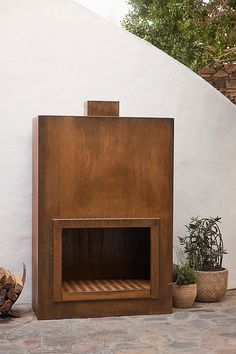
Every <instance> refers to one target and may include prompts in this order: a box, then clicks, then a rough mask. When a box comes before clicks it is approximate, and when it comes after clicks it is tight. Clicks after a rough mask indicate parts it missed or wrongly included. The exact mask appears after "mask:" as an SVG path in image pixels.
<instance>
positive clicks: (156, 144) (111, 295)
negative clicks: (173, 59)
mask: <svg viewBox="0 0 236 354" xmlns="http://www.w3.org/2000/svg"><path fill="white" fill-rule="evenodd" d="M87 108H88V110H87V111H88V116H86V117H65V116H40V117H37V118H36V119H34V124H33V308H34V311H35V313H36V315H37V317H38V318H39V319H56V318H71V317H95V316H112V315H129V314H130V315H133V314H156V313H169V312H171V310H172V302H171V286H170V283H171V273H172V193H173V191H172V183H173V182H172V179H173V119H163V118H158V119H156V118H123V117H122V118H121V117H118V116H119V112H118V110H119V104H118V102H95V101H90V102H89V103H88V107H87Z"/></svg>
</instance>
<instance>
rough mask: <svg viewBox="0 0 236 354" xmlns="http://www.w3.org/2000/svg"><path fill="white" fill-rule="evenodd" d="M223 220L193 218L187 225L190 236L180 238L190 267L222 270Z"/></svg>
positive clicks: (223, 251) (217, 218)
mask: <svg viewBox="0 0 236 354" xmlns="http://www.w3.org/2000/svg"><path fill="white" fill-rule="evenodd" d="M220 220H221V218H219V217H218V216H217V217H216V218H212V217H210V218H202V219H199V218H198V217H196V218H191V222H190V223H189V225H186V228H187V232H188V235H187V236H185V237H179V240H180V244H181V245H182V246H184V253H185V254H186V256H187V261H188V262H189V265H190V266H191V267H193V268H194V269H196V270H203V271H204V270H205V271H214V270H221V269H222V260H223V255H224V254H225V253H226V251H225V250H224V247H223V240H222V235H221V232H220V228H219V225H218V224H219V223H220Z"/></svg>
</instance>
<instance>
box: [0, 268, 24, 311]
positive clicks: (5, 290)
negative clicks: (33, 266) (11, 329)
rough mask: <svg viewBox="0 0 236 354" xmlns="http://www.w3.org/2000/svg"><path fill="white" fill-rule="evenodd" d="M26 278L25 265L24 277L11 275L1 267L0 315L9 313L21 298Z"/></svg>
mask: <svg viewBox="0 0 236 354" xmlns="http://www.w3.org/2000/svg"><path fill="white" fill-rule="evenodd" d="M25 278H26V267H25V264H23V276H22V278H20V277H19V276H18V275H15V274H13V273H11V272H10V271H9V270H7V269H5V268H4V267H0V315H4V314H6V313H8V312H9V311H10V310H11V308H12V305H13V304H14V303H15V302H16V300H17V299H18V298H19V296H20V294H21V292H22V290H23V287H24V284H25Z"/></svg>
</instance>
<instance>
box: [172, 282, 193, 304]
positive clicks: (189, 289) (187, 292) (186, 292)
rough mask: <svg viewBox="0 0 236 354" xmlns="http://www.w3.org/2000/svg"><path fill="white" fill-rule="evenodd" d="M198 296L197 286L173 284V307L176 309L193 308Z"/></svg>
mask: <svg viewBox="0 0 236 354" xmlns="http://www.w3.org/2000/svg"><path fill="white" fill-rule="evenodd" d="M196 295H197V285H196V284H188V285H177V284H175V283H174V284H173V305H174V307H185V308H187V307H192V306H193V303H194V300H195V298H196Z"/></svg>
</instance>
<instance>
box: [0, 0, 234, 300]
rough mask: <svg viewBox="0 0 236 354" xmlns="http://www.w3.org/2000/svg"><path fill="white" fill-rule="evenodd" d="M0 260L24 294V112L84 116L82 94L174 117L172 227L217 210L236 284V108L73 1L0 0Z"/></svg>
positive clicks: (27, 244)
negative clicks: (20, 275)
mask: <svg viewBox="0 0 236 354" xmlns="http://www.w3.org/2000/svg"><path fill="white" fill-rule="evenodd" d="M0 64H1V65H0V122H1V129H0V166H1V173H0V196H1V198H0V240H1V247H0V263H1V265H4V266H6V267H8V268H9V269H10V270H12V271H14V272H20V270H21V263H22V261H25V262H26V265H27V268H28V281H27V286H26V289H25V291H24V295H23V296H22V298H21V300H23V301H30V299H31V296H30V294H31V281H30V278H31V274H30V273H31V121H32V117H34V116H36V115H39V114H61V115H63V114H65V115H66V114H68V115H82V114H83V103H84V101H86V100H87V99H97V100H99V99H101V100H119V101H120V102H121V112H120V113H121V115H122V116H154V117H174V118H175V210H174V236H175V238H176V236H177V235H180V234H182V233H183V232H184V229H185V228H184V225H185V224H186V223H188V221H189V219H190V217H191V216H196V215H199V216H216V215H220V216H222V217H223V222H222V231H223V235H224V239H225V247H226V248H227V249H228V255H227V256H225V263H224V264H225V266H226V267H228V268H229V270H230V279H229V287H231V288H232V287H236V267H235V254H236V241H235V240H236V238H235V233H236V231H235V230H236V188H235V183H236V163H235V152H236V139H235V136H236V107H235V106H234V105H233V104H232V103H230V102H229V101H228V100H227V99H226V98H224V97H223V96H222V95H221V94H220V93H218V92H217V91H216V90H215V89H213V88H212V87H211V86H210V85H209V84H207V83H206V82H205V81H204V80H203V79H201V78H200V77H199V76H197V75H195V74H194V73H193V72H191V71H190V70H189V69H187V68H186V67H184V66H183V65H181V64H179V63H178V62H177V61H175V60H173V59H172V58H170V57H169V56H167V55H166V54H164V53H163V52H162V51H160V50H158V49H156V48H155V47H153V46H152V45H150V44H148V43H146V42H144V41H142V40H140V39H138V38H136V37H135V36H133V35H131V34H129V33H127V32H125V31H123V30H122V29H120V28H119V27H115V26H112V25H110V24H108V23H106V22H105V21H104V20H102V19H100V18H99V17H97V16H96V15H94V14H92V13H91V12H89V11H87V10H86V9H84V8H82V7H80V6H78V5H77V4H75V3H74V2H72V1H70V0H40V1H32V0H11V1H5V0H0Z"/></svg>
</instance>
